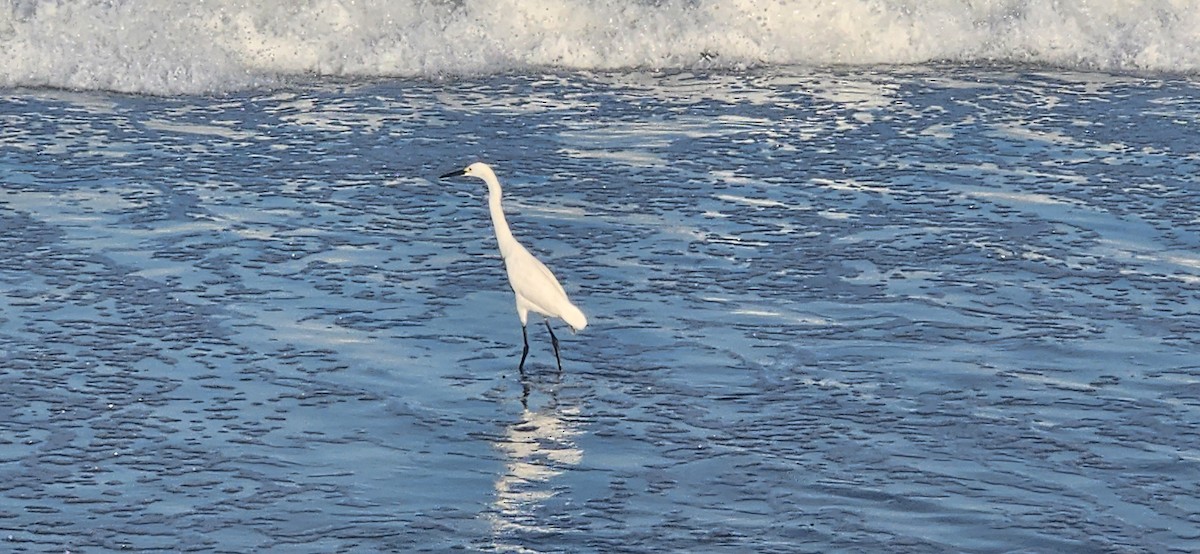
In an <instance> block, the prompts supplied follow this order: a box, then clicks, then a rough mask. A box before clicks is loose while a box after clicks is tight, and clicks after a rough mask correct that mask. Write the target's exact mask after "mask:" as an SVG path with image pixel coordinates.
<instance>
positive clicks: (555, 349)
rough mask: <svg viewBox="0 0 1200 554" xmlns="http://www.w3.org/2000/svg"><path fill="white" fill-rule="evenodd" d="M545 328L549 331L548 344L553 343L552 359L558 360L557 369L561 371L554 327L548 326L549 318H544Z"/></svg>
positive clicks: (560, 360)
mask: <svg viewBox="0 0 1200 554" xmlns="http://www.w3.org/2000/svg"><path fill="white" fill-rule="evenodd" d="M546 330H547V331H550V344H553V345H554V361H556V362H558V370H559V371H560V372H561V371H562V358H560V357H559V356H558V337H556V336H554V328H553V327H551V326H550V320H549V319H547V320H546Z"/></svg>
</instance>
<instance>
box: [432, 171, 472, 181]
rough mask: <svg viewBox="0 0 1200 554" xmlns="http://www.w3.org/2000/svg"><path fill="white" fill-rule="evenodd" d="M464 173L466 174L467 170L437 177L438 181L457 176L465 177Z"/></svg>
mask: <svg viewBox="0 0 1200 554" xmlns="http://www.w3.org/2000/svg"><path fill="white" fill-rule="evenodd" d="M466 173H467V170H465V169H460V170H458V171H451V172H450V173H447V174H445V175H442V176H441V177H438V179H446V178H449V177H458V176H459V175H465V174H466Z"/></svg>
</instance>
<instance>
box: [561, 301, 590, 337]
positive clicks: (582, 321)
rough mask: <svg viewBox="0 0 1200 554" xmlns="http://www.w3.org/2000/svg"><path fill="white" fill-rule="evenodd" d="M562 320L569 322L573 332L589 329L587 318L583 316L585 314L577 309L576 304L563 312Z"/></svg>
mask: <svg viewBox="0 0 1200 554" xmlns="http://www.w3.org/2000/svg"><path fill="white" fill-rule="evenodd" d="M562 320H563V321H565V322H567V325H570V326H571V330H572V331H575V332H576V333H578V332H580V331H582V330H583V328H584V327H587V316H585V315H583V312H582V311H580V310H579V308H576V307H575V305H574V304H571V305H569V306H567V308H566V309H565V310H563V314H562Z"/></svg>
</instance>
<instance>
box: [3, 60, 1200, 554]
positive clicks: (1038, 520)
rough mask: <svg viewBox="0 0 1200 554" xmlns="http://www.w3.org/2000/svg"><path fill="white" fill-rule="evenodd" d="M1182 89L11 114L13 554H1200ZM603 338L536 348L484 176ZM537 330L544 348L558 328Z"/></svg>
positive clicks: (1002, 82) (8, 232)
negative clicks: (519, 308)
mask: <svg viewBox="0 0 1200 554" xmlns="http://www.w3.org/2000/svg"><path fill="white" fill-rule="evenodd" d="M1198 92H1200V91H1198V86H1197V83H1196V81H1195V79H1193V78H1190V77H1169V76H1144V75H1141V76H1139V75H1109V74H1101V73H1076V72H1070V71H1064V70H1050V69H1043V68H1037V67H1030V66H1013V67H1006V66H985V67H978V66H961V65H959V66H952V65H950V66H936V65H933V66H879V67H865V68H864V67H857V68H833V69H806V68H796V67H776V68H770V69H762V70H753V71H734V70H727V71H713V72H710V73H692V72H650V71H644V72H639V71H628V72H613V73H597V72H563V73H547V74H536V75H520V74H509V75H493V76H481V77H477V78H467V79H457V80H447V81H427V80H398V79H392V80H375V81H320V82H309V83H296V84H294V85H292V86H289V87H283V88H280V89H276V90H271V91H261V90H253V91H245V92H234V93H229V94H226V95H222V96H175V97H147V96H126V95H117V94H110V93H102V92H66V91H55V90H38V89H29V90H8V91H6V92H5V93H4V97H3V100H2V101H0V118H3V122H4V125H3V130H2V131H0V144H3V148H0V172H2V173H0V176H2V179H3V181H4V185H3V187H2V189H0V227H2V228H3V229H4V236H5V238H6V241H5V245H4V247H3V251H4V255H3V256H0V282H2V283H3V287H2V289H0V290H3V293H4V294H3V295H0V302H2V303H3V311H2V312H0V365H2V366H3V368H4V370H3V371H2V372H0V389H2V390H3V391H4V394H3V395H0V412H2V413H3V417H0V426H3V429H4V432H3V434H0V476H2V477H3V478H2V479H0V541H2V542H3V544H4V548H5V549H8V550H10V551H13V552H63V551H71V552H102V551H117V550H119V551H162V550H171V551H214V552H244V551H251V550H258V551H281V552H293V551H294V552H334V551H347V552H349V551H354V552H362V551H444V550H467V551H497V552H510V551H523V552H581V551H597V552H626V551H628V552H649V551H679V552H683V551H739V552H744V551H754V552H830V551H867V552H871V551H888V552H1013V551H1019V552H1169V551H1178V552H1186V551H1190V550H1192V549H1193V548H1194V545H1196V544H1198V541H1200V516H1197V514H1198V513H1200V500H1197V496H1196V491H1197V485H1198V483H1200V423H1198V422H1200V356H1198V354H1200V346H1198V345H1197V341H1196V337H1197V336H1200V318H1198V317H1197V315H1196V314H1198V313H1200V292H1198V291H1200V254H1198V252H1200V208H1198V207H1197V206H1200V203H1198V202H1197V200H1198V198H1200V195H1198V192H1197V175H1200V140H1197V138H1196V137H1197V136H1200V135H1198V133H1197V131H1198V126H1200V103H1198V102H1197V101H1196V98H1197V97H1198V94H1197V93H1198ZM475 160H485V161H488V162H490V163H492V164H493V165H494V166H495V167H496V169H497V171H498V173H499V175H500V178H501V180H502V181H503V182H504V183H505V187H506V188H505V193H506V196H505V206H506V208H507V212H508V217H509V222H510V223H511V224H512V226H513V228H514V232H515V233H516V235H517V237H518V239H520V240H522V241H523V242H524V243H525V244H526V245H528V246H529V247H530V248H531V250H532V251H534V252H535V253H537V254H538V255H539V256H540V257H541V258H542V259H543V260H544V261H546V263H547V265H549V266H550V267H551V268H552V269H553V270H555V272H556V273H557V274H558V276H559V279H560V280H561V281H562V282H563V284H564V286H565V287H566V289H567V291H568V292H569V293H570V294H571V296H572V297H573V298H574V299H575V300H576V301H577V303H578V304H579V305H580V306H581V307H582V308H583V310H584V311H585V312H586V313H587V314H588V316H589V321H590V325H589V327H588V328H587V329H586V330H585V331H584V332H582V333H581V334H579V335H574V336H572V335H571V334H570V333H569V332H567V331H566V330H565V328H564V327H563V326H561V325H559V326H558V328H559V329H562V330H561V331H560V332H559V336H560V338H561V339H562V341H563V356H564V360H563V363H564V366H565V370H564V371H563V372H562V373H561V374H559V373H558V372H557V371H556V370H555V368H554V360H553V354H552V353H551V351H550V347H549V341H548V337H547V335H546V334H545V330H544V328H543V327H542V326H541V324H540V322H538V323H537V324H536V325H531V326H530V339H531V353H530V362H529V365H528V366H527V371H526V374H525V375H520V374H519V373H518V372H517V371H516V361H517V356H519V354H520V336H521V333H520V329H519V322H518V321H517V318H516V315H515V311H514V309H513V303H512V296H511V292H510V291H509V290H508V287H507V283H506V282H505V275H504V271H503V267H502V263H501V261H500V259H499V256H498V254H497V253H496V252H495V244H494V238H493V236H492V234H491V227H490V222H489V221H488V219H487V211H486V207H485V202H484V193H485V191H484V187H483V185H482V183H477V182H474V181H467V182H457V181H456V182H439V181H437V180H436V179H435V178H434V177H435V176H436V175H440V174H441V173H443V172H445V171H449V170H452V169H456V168H458V167H460V166H463V165H466V164H467V163H469V162H472V161H475ZM534 321H536V318H535V320H534Z"/></svg>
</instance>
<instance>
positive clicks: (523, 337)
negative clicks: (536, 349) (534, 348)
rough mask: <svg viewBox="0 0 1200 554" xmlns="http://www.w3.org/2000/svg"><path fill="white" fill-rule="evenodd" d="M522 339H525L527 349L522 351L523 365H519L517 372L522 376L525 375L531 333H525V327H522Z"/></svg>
mask: <svg viewBox="0 0 1200 554" xmlns="http://www.w3.org/2000/svg"><path fill="white" fill-rule="evenodd" d="M521 338H522V339H525V348H522V349H521V363H519V364H517V371H520V372H521V374H522V375H524V374H525V356H528V355H529V333H528V332H526V331H525V326H524V325H522V326H521Z"/></svg>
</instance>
